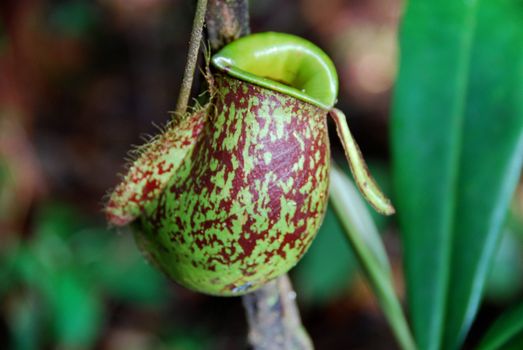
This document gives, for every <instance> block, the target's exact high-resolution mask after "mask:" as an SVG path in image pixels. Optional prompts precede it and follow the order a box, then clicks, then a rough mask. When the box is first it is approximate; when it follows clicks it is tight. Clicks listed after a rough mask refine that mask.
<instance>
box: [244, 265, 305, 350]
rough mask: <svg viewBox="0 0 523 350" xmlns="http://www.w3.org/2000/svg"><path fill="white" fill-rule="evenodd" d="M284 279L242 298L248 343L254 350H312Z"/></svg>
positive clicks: (284, 277)
mask: <svg viewBox="0 0 523 350" xmlns="http://www.w3.org/2000/svg"><path fill="white" fill-rule="evenodd" d="M295 300H296V293H295V292H294V290H293V289H292V285H291V283H290V281H289V277H288V276H287V275H283V276H281V277H280V278H278V279H277V280H276V281H272V282H269V283H268V284H266V285H265V286H263V287H262V288H260V289H259V290H257V291H255V292H252V293H250V294H247V295H245V296H244V297H243V306H244V307H245V310H246V312H247V320H248V322H249V342H250V344H251V346H252V347H253V348H254V349H256V350H269V349H270V350H280V349H281V350H290V349H296V350H309V349H313V346H312V342H311V340H310V338H309V336H308V334H307V331H306V330H305V328H304V327H303V326H302V324H301V319H300V313H299V311H298V307H297V306H296V301H295Z"/></svg>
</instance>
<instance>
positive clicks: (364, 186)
mask: <svg viewBox="0 0 523 350" xmlns="http://www.w3.org/2000/svg"><path fill="white" fill-rule="evenodd" d="M329 114H330V115H331V117H332V119H333V120H334V123H335V124H336V132H337V133H338V137H339V138H340V140H341V144H342V145H343V150H344V151H345V157H346V158H347V161H348V162H349V166H350V170H351V172H352V176H353V177H354V180H355V181H356V185H357V186H358V189H359V190H360V192H361V193H362V194H363V197H365V199H366V200H367V201H368V202H369V204H370V205H372V207H373V208H374V209H376V211H377V212H378V213H380V214H383V215H392V214H394V213H395V210H394V207H393V206H392V204H391V203H390V200H389V199H388V198H387V197H386V196H385V195H384V194H383V193H382V192H381V190H380V189H379V187H378V185H377V184H376V182H375V181H374V179H373V178H372V176H371V175H370V173H369V169H368V167H367V164H366V163H365V160H364V159H363V156H362V155H361V151H360V148H359V147H358V144H357V143H356V141H355V140H354V138H353V137H352V134H351V132H350V129H349V126H348V125H347V118H346V117H345V114H344V113H343V112H342V111H340V110H339V109H337V108H333V109H331V111H330V113H329Z"/></svg>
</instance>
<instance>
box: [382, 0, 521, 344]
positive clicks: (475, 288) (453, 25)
mask: <svg viewBox="0 0 523 350" xmlns="http://www.w3.org/2000/svg"><path fill="white" fill-rule="evenodd" d="M522 18H523V7H522V6H521V2H520V1H519V0H496V1H488V0H470V1H466V0H459V1H457V0H443V1H427V0H411V1H409V2H408V3H407V8H406V12H405V16H404V18H403V23H402V28H401V37H400V56H401V63H400V71H399V76H398V81H397V86H396V89H395V94H394V103H393V120H392V144H393V163H394V164H393V165H394V169H393V171H394V182H395V189H396V203H395V204H396V206H397V209H398V216H399V223H400V227H401V231H402V235H403V251H404V263H405V272H406V285H407V295H408V303H409V309H410V313H411V319H412V324H413V328H414V334H415V337H416V339H417V342H418V345H419V347H420V348H422V349H428V350H430V349H438V348H441V347H443V348H445V349H447V348H448V349H453V348H457V347H459V345H460V344H461V342H462V341H463V339H464V337H465V335H466V332H467V331H468V329H469V327H470V324H471V323H472V321H473V319H474V317H475V315H476V312H477V308H478V305H479V302H480V297H481V294H482V291H483V287H484V283H485V279H486V276H487V273H488V269H489V266H490V264H491V262H492V257H493V254H494V252H495V248H496V245H497V243H498V241H499V236H500V227H501V225H502V223H503V220H504V217H505V213H506V209H507V205H508V202H509V200H510V198H511V196H512V193H513V190H514V187H515V184H516V181H517V177H518V173H519V169H520V167H521V160H522V159H523V23H522Z"/></svg>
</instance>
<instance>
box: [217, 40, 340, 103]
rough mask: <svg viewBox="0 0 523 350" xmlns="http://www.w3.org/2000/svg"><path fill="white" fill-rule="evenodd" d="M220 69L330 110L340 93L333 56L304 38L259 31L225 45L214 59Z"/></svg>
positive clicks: (241, 78) (238, 77)
mask: <svg viewBox="0 0 523 350" xmlns="http://www.w3.org/2000/svg"><path fill="white" fill-rule="evenodd" d="M211 63H212V65H213V66H214V67H215V68H217V69H218V70H219V71H221V72H224V73H226V74H228V75H231V76H233V77H235V78H237V79H240V80H244V81H247V82H249V83H252V84H255V85H259V86H262V87H265V88H268V89H271V90H275V91H278V92H281V93H284V94H287V95H290V96H293V97H296V98H297V99H300V100H303V101H305V102H309V103H311V104H313V105H315V106H318V107H320V108H322V109H325V110H330V109H331V108H332V106H334V104H335V103H336V98H337V95H338V76H337V74H336V69H335V68H334V64H333V63H332V61H331V59H330V58H329V57H328V56H327V54H325V52H323V51H322V50H321V49H320V48H319V47H317V46H316V45H314V44H312V43H311V42H310V41H307V40H305V39H303V38H300V37H297V36H294V35H291V34H283V33H274V32H268V33H258V34H251V35H248V36H245V37H243V38H240V39H238V40H236V41H233V42H232V43H230V44H228V45H227V46H225V47H224V48H223V49H221V50H220V51H219V52H218V53H216V54H215V55H214V56H213V57H212V59H211Z"/></svg>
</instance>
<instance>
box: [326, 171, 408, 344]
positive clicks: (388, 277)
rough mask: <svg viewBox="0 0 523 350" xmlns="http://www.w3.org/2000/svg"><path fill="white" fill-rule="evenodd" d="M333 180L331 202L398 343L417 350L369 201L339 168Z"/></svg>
mask: <svg viewBox="0 0 523 350" xmlns="http://www.w3.org/2000/svg"><path fill="white" fill-rule="evenodd" d="M330 180H331V189H330V202H331V204H332V206H333V208H334V210H335V211H336V213H337V214H338V217H339V219H340V221H341V223H342V226H343V228H344V229H345V233H346V235H347V238H348V240H349V242H350V244H351V247H352V250H353V252H354V255H355V256H356V258H357V259H358V261H359V263H360V266H361V268H362V269H363V272H364V273H365V275H366V277H367V280H368V281H369V284H370V286H371V288H372V290H373V292H374V294H375V295H376V298H377V300H378V303H379V305H380V307H381V308H382V310H383V313H384V314H385V317H386V318H387V320H388V322H389V324H390V326H391V328H392V331H393V332H394V335H395V336H396V339H397V341H398V343H399V344H400V345H401V347H402V348H403V349H406V350H409V349H415V348H416V345H415V344H414V341H413V339H412V335H411V332H410V329H409V326H408V324H407V322H406V319H405V317H404V315H403V311H402V309H401V304H400V302H399V299H398V297H397V295H396V292H395V290H394V285H393V281H392V274H391V269H390V265H389V261H388V258H387V255H386V253H385V248H384V246H383V243H382V241H381V237H380V236H379V234H378V231H377V229H376V227H375V225H374V223H373V222H372V217H371V216H370V214H369V212H368V210H367V207H366V206H365V202H364V201H363V199H362V198H361V197H360V194H359V193H358V191H357V190H356V188H355V186H354V184H353V183H352V182H351V181H350V180H349V178H348V177H347V176H346V175H345V174H343V172H342V171H341V170H339V169H338V168H337V167H336V166H333V167H332V169H331V176H330Z"/></svg>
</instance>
